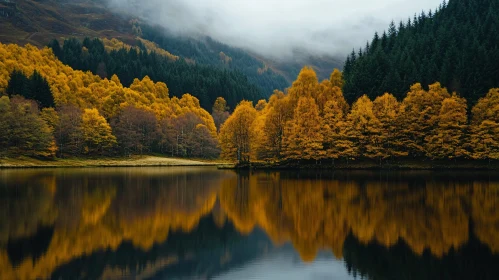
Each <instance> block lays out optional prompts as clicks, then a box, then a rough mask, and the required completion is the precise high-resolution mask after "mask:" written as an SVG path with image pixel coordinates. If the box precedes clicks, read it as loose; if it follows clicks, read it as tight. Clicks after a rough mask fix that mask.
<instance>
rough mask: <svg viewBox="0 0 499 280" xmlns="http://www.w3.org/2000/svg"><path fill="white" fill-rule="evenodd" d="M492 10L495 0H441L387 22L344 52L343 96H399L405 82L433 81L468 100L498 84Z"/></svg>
mask: <svg viewBox="0 0 499 280" xmlns="http://www.w3.org/2000/svg"><path fill="white" fill-rule="evenodd" d="M498 10H499V2H498V1H490V0H466V1H465V0H453V1H449V2H448V3H447V2H446V1H444V2H443V3H442V4H441V5H440V6H439V7H438V8H437V9H436V10H433V11H431V10H430V11H428V12H424V11H423V12H421V13H420V14H419V15H414V17H411V18H409V19H407V20H406V21H402V22H399V23H395V22H392V24H391V25H390V26H389V28H388V30H387V31H386V32H383V34H381V35H380V34H377V33H376V34H375V35H374V38H373V39H372V41H371V42H368V43H367V44H366V45H365V47H363V48H361V49H359V50H354V51H352V53H351V54H350V56H349V57H348V58H347V60H346V62H345V65H344V68H343V73H344V76H345V88H344V92H345V98H346V99H347V100H348V101H349V102H353V101H355V100H356V99H357V98H359V97H361V96H362V95H364V94H367V96H368V97H369V98H371V99H372V100H374V99H375V98H376V97H378V96H380V95H382V94H383V93H385V92H390V93H392V94H393V95H394V96H395V97H396V98H397V99H398V100H401V99H402V98H404V97H405V93H406V92H407V91H409V90H410V86H411V85H413V84H415V83H417V82H419V83H421V84H422V85H423V86H426V85H429V84H433V83H435V82H437V81H439V82H440V83H441V84H442V86H444V87H447V88H448V89H449V91H452V92H454V91H456V92H458V93H459V94H460V95H461V97H464V98H466V100H467V101H468V105H469V106H470V105H474V104H475V103H476V102H477V101H478V99H479V98H481V97H482V96H483V94H484V92H487V91H488V90H489V89H490V88H495V87H499V65H498V64H497V61H499V32H498V30H497V28H498V26H499V14H498V13H497V11H498Z"/></svg>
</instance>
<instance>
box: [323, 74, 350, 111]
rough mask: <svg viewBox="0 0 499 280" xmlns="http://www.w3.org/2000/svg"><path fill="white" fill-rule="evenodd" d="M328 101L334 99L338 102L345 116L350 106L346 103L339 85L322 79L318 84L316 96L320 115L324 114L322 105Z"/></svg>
mask: <svg viewBox="0 0 499 280" xmlns="http://www.w3.org/2000/svg"><path fill="white" fill-rule="evenodd" d="M328 101H334V102H336V103H337V104H338V106H339V107H340V109H341V110H342V112H343V114H344V115H345V116H346V115H347V114H348V110H349V108H350V106H349V105H348V103H347V101H346V100H345V97H344V96H343V91H342V90H341V88H340V87H338V86H335V85H334V84H332V83H331V82H330V81H328V80H324V81H322V82H321V83H320V84H319V87H318V94H317V98H316V103H317V106H318V107H319V112H320V115H321V116H323V115H324V106H325V105H326V103H327V102H328Z"/></svg>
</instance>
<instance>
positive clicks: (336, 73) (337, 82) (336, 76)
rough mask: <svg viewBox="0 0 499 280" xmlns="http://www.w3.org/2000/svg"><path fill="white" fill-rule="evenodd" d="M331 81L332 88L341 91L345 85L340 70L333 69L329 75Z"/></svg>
mask: <svg viewBox="0 0 499 280" xmlns="http://www.w3.org/2000/svg"><path fill="white" fill-rule="evenodd" d="M329 80H330V81H331V84H332V85H333V87H338V88H340V89H343V85H344V84H345V81H344V80H343V73H341V71H340V70H338V69H337V68H334V70H333V73H331V77H330V78H329Z"/></svg>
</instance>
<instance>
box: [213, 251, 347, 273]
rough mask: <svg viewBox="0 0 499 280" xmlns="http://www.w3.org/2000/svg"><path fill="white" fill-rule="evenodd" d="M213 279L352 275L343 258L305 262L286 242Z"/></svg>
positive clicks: (319, 258)
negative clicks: (281, 246) (283, 245)
mask: <svg viewBox="0 0 499 280" xmlns="http://www.w3.org/2000/svg"><path fill="white" fill-rule="evenodd" d="M213 279H217V280H232V279H241V280H244V279H251V280H253V279H258V280H279V279H281V280H308V279H310V280H325V279H337V280H343V279H354V278H353V277H352V276H351V275H349V274H348V272H347V270H346V267H345V264H344V263H343V261H341V260H336V259H335V258H334V256H333V255H332V254H323V255H320V256H318V257H317V259H315V261H314V262H312V263H304V262H302V261H301V259H300V255H299V254H297V253H296V251H295V250H294V249H293V248H292V247H291V245H289V246H285V247H283V248H281V249H276V250H275V251H273V252H270V253H269V254H268V255H266V256H264V257H262V258H259V259H257V260H254V261H251V262H248V263H246V264H244V265H242V266H240V267H238V268H234V269H233V270H231V271H228V272H225V273H222V274H221V275H218V276H216V277H214V278H213Z"/></svg>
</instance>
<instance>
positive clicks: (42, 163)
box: [0, 156, 227, 168]
mask: <svg viewBox="0 0 499 280" xmlns="http://www.w3.org/2000/svg"><path fill="white" fill-rule="evenodd" d="M218 165H221V166H224V165H227V163H226V162H223V161H217V160H190V159H182V158H167V157H158V156H132V157H118V158H109V157H102V158H64V159H53V160H42V159H35V158H30V157H17V158H2V157H0V168H62V167H158V166H218Z"/></svg>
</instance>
